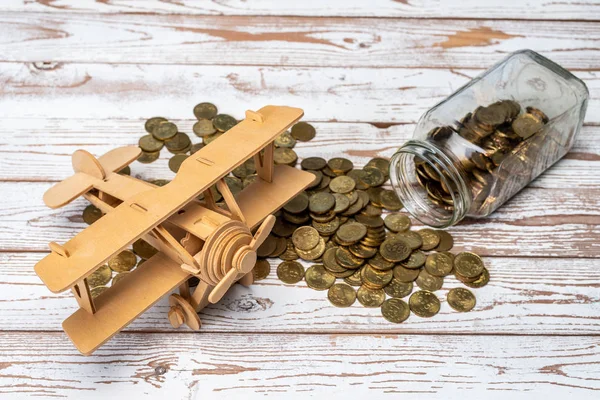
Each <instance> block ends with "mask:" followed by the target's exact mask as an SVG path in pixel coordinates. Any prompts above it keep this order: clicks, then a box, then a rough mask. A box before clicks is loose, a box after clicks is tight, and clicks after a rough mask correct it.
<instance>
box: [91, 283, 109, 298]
mask: <svg viewBox="0 0 600 400" xmlns="http://www.w3.org/2000/svg"><path fill="white" fill-rule="evenodd" d="M107 289H108V288H107V287H106V286H96V287H95V288H92V289H91V290H90V295H91V296H92V298H93V299H95V298H96V297H98V296H100V295H101V294H102V293H104V292H105V291H106V290H107Z"/></svg>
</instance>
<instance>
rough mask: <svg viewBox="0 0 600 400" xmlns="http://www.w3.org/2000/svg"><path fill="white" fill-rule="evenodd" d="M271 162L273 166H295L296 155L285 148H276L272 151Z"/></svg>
mask: <svg viewBox="0 0 600 400" xmlns="http://www.w3.org/2000/svg"><path fill="white" fill-rule="evenodd" d="M273 161H274V162H275V165H290V166H294V165H296V161H298V155H297V154H296V152H295V151H294V150H292V149H288V148H287V147H277V148H276V149H275V150H274V151H273Z"/></svg>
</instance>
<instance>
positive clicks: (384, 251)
mask: <svg viewBox="0 0 600 400" xmlns="http://www.w3.org/2000/svg"><path fill="white" fill-rule="evenodd" d="M411 251H412V250H411V248H410V246H409V245H408V243H407V242H406V241H405V240H403V239H402V238H398V237H393V238H389V239H386V240H385V241H384V242H383V243H382V244H381V246H380V247H379V252H380V254H381V256H382V257H383V258H385V259H386V260H388V261H390V262H400V261H404V260H406V259H407V258H408V257H409V256H410V254H411Z"/></svg>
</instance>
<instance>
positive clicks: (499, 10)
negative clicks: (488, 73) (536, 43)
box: [0, 0, 600, 20]
mask: <svg viewBox="0 0 600 400" xmlns="http://www.w3.org/2000/svg"><path fill="white" fill-rule="evenodd" d="M0 10H1V11H10V12H47V13H66V12H68V13H69V14H73V13H90V12H93V13H111V14H112V13H120V14H126V13H144V14H147V13H157V14H189V15H212V16H231V15H256V16H265V15H275V16H280V15H291V16H313V17H330V16H343V17H357V16H358V17H386V18H391V17H400V18H442V19H446V18H469V19H470V18H497V19H558V20H566V19H577V20H598V19H600V16H599V11H598V3H597V2H595V1H589V0H588V1H583V2H582V1H573V0H570V1H561V2H555V1H549V0H533V1H528V2H527V3H523V2H519V1H514V0H509V1H500V0H488V1H485V2H481V1H477V0H463V1H461V2H458V3H455V4H454V3H452V4H450V3H447V2H440V1H436V0H410V1H390V0H373V1H369V2H368V3H365V2H364V1H361V0H344V1H342V0H326V1H318V2H304V3H303V2H288V1H277V0H254V1H252V2H250V3H248V2H239V1H235V0H219V1H214V0H213V1H210V2H209V1H203V2H201V3H199V2H197V1H194V0H180V1H177V2H171V1H169V2H165V1H161V0H142V1H135V2H132V1H130V0H111V1H110V2H105V1H102V2H97V1H96V2H81V1H76V0H53V1H45V0H35V1H24V0H8V1H4V2H2V4H1V5H0Z"/></svg>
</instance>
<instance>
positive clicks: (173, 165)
mask: <svg viewBox="0 0 600 400" xmlns="http://www.w3.org/2000/svg"><path fill="white" fill-rule="evenodd" d="M188 157H189V156H188V155H187V154H176V155H174V156H173V157H171V159H170V160H169V169H170V170H171V171H173V172H175V173H177V171H179V168H181V164H183V162H184V161H185V160H186V159H187V158H188Z"/></svg>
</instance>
